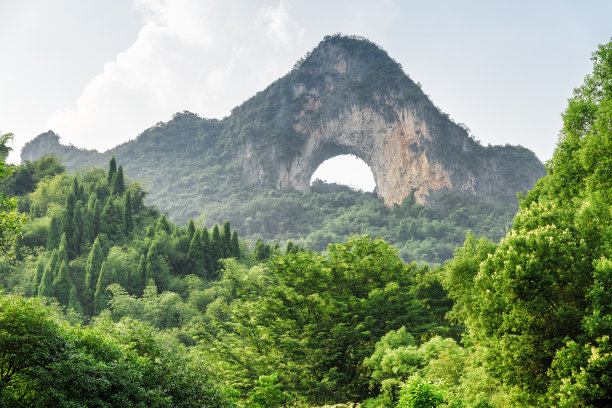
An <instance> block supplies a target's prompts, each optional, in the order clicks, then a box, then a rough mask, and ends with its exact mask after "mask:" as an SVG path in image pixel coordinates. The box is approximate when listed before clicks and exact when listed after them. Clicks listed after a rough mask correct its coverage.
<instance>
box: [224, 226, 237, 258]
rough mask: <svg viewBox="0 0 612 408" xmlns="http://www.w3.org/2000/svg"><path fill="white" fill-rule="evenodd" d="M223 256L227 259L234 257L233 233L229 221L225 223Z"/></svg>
mask: <svg viewBox="0 0 612 408" xmlns="http://www.w3.org/2000/svg"><path fill="white" fill-rule="evenodd" d="M222 238H223V256H224V257H225V258H231V257H233V256H234V254H233V252H234V251H232V231H231V229H230V223H229V221H225V222H224V223H223V236H222Z"/></svg>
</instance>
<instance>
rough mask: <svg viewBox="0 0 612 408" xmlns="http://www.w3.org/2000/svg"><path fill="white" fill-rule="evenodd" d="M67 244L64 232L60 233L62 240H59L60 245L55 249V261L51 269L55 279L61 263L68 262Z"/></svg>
mask: <svg viewBox="0 0 612 408" xmlns="http://www.w3.org/2000/svg"><path fill="white" fill-rule="evenodd" d="M67 246H68V244H67V240H66V234H63V235H62V240H61V241H60V245H59V248H58V250H57V261H56V264H55V268H54V270H53V272H54V276H53V278H54V279H55V278H56V277H57V274H58V272H59V268H60V266H61V265H62V262H66V264H68V248H67Z"/></svg>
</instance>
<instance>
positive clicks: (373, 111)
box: [239, 37, 544, 206]
mask: <svg viewBox="0 0 612 408" xmlns="http://www.w3.org/2000/svg"><path fill="white" fill-rule="evenodd" d="M278 82H280V83H281V86H284V88H285V89H289V90H290V92H288V93H289V94H288V95H286V94H284V95H282V96H281V101H279V102H278V103H277V107H278V112H279V114H278V115H277V118H276V121H277V122H278V123H289V124H290V125H291V126H292V130H293V131H295V132H296V133H297V134H298V135H299V136H300V137H298V138H296V140H298V141H301V142H296V143H295V144H296V145H297V148H294V149H293V150H292V154H289V155H284V156H281V155H279V154H278V152H279V151H280V150H281V149H282V147H283V146H282V145H283V143H285V141H284V140H282V141H280V142H275V143H271V144H270V145H269V146H268V148H267V149H263V151H261V152H260V153H259V154H256V153H254V152H253V145H254V144H255V143H256V142H255V141H250V143H247V144H246V145H245V146H243V148H242V149H240V151H239V157H240V159H241V162H242V163H243V172H244V174H245V175H247V176H248V177H249V178H251V179H254V180H258V181H260V182H263V183H266V182H267V183H269V184H271V185H273V186H275V187H276V188H281V189H295V190H299V191H308V190H309V188H310V179H311V176H312V174H313V173H314V171H315V170H316V169H317V167H318V166H319V165H320V164H321V163H322V162H323V161H325V160H327V159H329V158H331V157H334V156H336V155H339V154H354V155H356V156H358V157H359V158H361V159H362V160H363V161H365V162H366V163H367V164H368V165H369V166H370V168H371V170H372V173H373V175H374V179H375V181H376V186H377V193H378V194H379V195H380V196H381V197H382V198H383V199H384V201H385V203H386V204H387V205H388V206H392V205H394V204H401V202H402V200H403V199H404V198H405V197H407V196H408V195H410V194H411V192H412V191H414V192H415V197H416V199H417V201H418V202H420V203H428V202H430V203H432V202H433V201H435V193H436V192H439V191H443V190H449V191H452V192H455V193H460V194H469V195H476V196H480V197H482V198H483V199H486V200H494V201H496V200H499V199H504V200H505V199H507V198H508V197H512V198H513V199H514V198H515V194H516V192H517V191H519V190H529V189H531V187H532V186H533V184H534V183H535V181H536V180H537V179H538V178H539V177H541V176H543V175H544V168H543V166H542V165H541V163H540V162H539V161H538V159H537V158H536V157H535V155H534V154H533V153H531V152H530V151H528V150H527V149H524V148H522V147H512V146H505V147H491V148H485V147H482V146H480V145H479V144H478V143H477V142H475V141H474V140H473V139H472V138H470V137H469V135H468V133H467V131H466V130H465V129H464V128H462V127H460V126H458V125H456V124H455V123H453V122H452V121H451V120H450V119H449V118H448V116H447V115H445V114H443V113H442V112H440V111H439V110H438V109H437V108H436V107H435V106H434V105H433V104H432V103H431V101H430V100H429V99H428V98H427V96H426V95H424V94H423V92H422V91H421V89H420V87H418V86H417V85H416V84H414V83H413V82H412V81H411V80H410V79H409V78H408V76H406V75H405V74H404V73H403V71H402V70H401V67H400V66H399V64H397V63H395V62H394V61H393V60H391V59H390V58H389V57H388V55H386V53H385V52H384V51H382V50H380V49H378V48H377V47H376V46H375V45H374V44H372V43H370V42H368V41H366V40H361V39H354V38H346V37H331V38H329V39H327V40H325V41H323V42H322V43H321V44H320V45H319V46H318V47H317V48H316V49H315V50H314V51H313V52H312V53H311V54H310V55H309V56H308V57H307V58H306V59H305V60H304V61H303V62H302V63H301V65H300V66H298V68H297V69H296V70H294V72H292V73H290V74H289V75H287V76H286V77H284V78H283V79H281V80H280V81H278ZM245 105H246V104H245ZM286 106H289V108H287V107H286ZM279 156H281V157H279ZM516 159H518V160H519V162H520V163H521V164H520V165H517V163H516V162H514V160H516ZM270 164H272V169H271V170H270V169H269V167H270Z"/></svg>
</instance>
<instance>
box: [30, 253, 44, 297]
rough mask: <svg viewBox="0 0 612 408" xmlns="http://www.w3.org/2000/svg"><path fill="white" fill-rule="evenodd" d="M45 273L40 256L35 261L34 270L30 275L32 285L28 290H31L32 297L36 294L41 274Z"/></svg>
mask: <svg viewBox="0 0 612 408" xmlns="http://www.w3.org/2000/svg"><path fill="white" fill-rule="evenodd" d="M44 273H45V261H44V260H43V259H42V258H41V259H39V260H38V262H37V263H36V272H35V273H34V276H33V277H32V285H31V288H30V291H31V292H32V293H31V295H32V297H34V296H36V295H37V294H38V286H39V285H40V281H41V280H42V277H43V274H44Z"/></svg>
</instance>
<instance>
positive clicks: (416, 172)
mask: <svg viewBox="0 0 612 408" xmlns="http://www.w3.org/2000/svg"><path fill="white" fill-rule="evenodd" d="M402 116H403V118H398V119H400V120H397V121H393V122H391V123H389V122H388V120H387V119H386V118H383V117H382V115H380V114H379V113H378V112H377V111H375V110H371V109H363V108H359V109H358V108H357V107H355V109H353V110H352V111H351V112H348V114H346V115H343V116H342V117H341V120H336V121H330V122H327V123H324V124H322V126H320V127H319V128H317V129H308V132H307V139H306V143H305V144H304V145H303V148H302V149H301V150H300V151H299V153H298V154H296V155H295V156H293V157H291V158H290V159H288V160H287V161H285V162H284V163H283V164H282V165H281V166H280V169H279V170H280V171H279V177H278V180H277V183H276V187H277V188H281V189H295V190H298V191H303V192H306V191H309V189H310V179H311V177H312V174H313V173H314V171H315V170H316V169H317V167H318V166H319V165H320V164H321V163H323V162H324V161H325V160H327V159H330V158H332V157H335V156H338V155H341V154H352V155H355V156H357V157H359V158H360V159H362V160H363V161H364V162H365V163H366V164H367V165H368V166H369V167H370V169H371V171H372V174H373V176H374V181H375V182H376V191H377V193H378V195H379V196H381V197H382V198H383V199H384V201H385V203H386V204H387V205H389V206H391V205H393V204H400V203H401V202H402V200H403V199H404V198H405V197H407V196H408V195H409V194H410V193H411V192H412V191H413V190H415V191H416V196H417V198H418V199H419V200H420V201H424V197H425V196H426V195H427V194H428V191H429V190H440V189H442V188H449V189H451V188H452V183H451V177H450V175H449V174H448V171H447V170H446V169H445V168H444V166H442V165H441V164H440V163H437V162H435V161H434V162H432V161H431V160H429V159H428V158H427V155H426V152H425V150H424V149H423V150H422V151H420V152H419V151H418V150H419V149H418V148H416V150H417V151H413V150H415V147H418V146H419V145H423V142H424V141H423V140H421V139H422V135H423V134H425V133H427V132H426V129H423V128H422V127H423V126H422V125H420V124H421V123H422V120H418V119H416V118H414V117H412V115H411V114H410V113H408V112H404V113H403V115H402ZM302 131H304V129H302ZM411 147H412V148H411Z"/></svg>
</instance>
